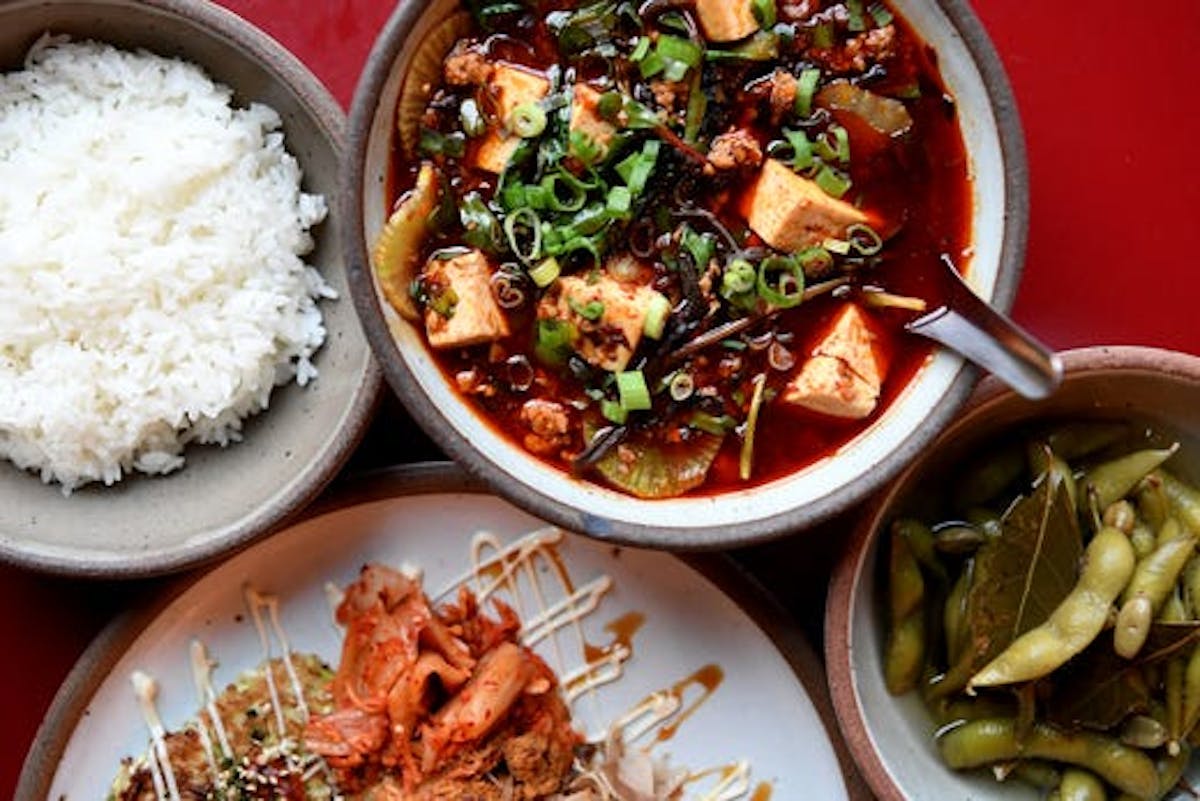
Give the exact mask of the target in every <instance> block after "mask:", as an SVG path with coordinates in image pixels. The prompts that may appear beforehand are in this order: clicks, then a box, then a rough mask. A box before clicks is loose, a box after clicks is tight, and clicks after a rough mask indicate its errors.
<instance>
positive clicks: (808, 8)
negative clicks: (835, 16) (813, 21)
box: [779, 0, 821, 22]
mask: <svg viewBox="0 0 1200 801" xmlns="http://www.w3.org/2000/svg"><path fill="white" fill-rule="evenodd" d="M820 7H821V4H820V3H819V2H817V0H790V2H785V3H781V4H780V5H779V16H780V17H782V18H783V19H785V20H787V21H788V22H805V21H807V20H808V19H809V18H810V17H811V16H812V15H813V14H815V13H817V11H818V10H819V9H820Z"/></svg>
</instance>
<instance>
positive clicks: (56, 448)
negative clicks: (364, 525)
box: [0, 0, 380, 577]
mask: <svg viewBox="0 0 1200 801" xmlns="http://www.w3.org/2000/svg"><path fill="white" fill-rule="evenodd" d="M343 127H344V118H343V115H342V113H341V110H340V109H339V107H338V106H337V104H336V102H335V101H334V100H333V99H332V97H330V95H329V94H328V92H327V91H326V90H325V89H324V88H323V87H322V86H321V85H320V83H319V82H318V81H317V80H316V78H315V77H313V76H312V74H311V73H309V72H308V70H307V69H306V68H305V67H304V66H303V65H302V64H300V62H299V61H298V60H297V59H295V58H294V57H293V56H292V55H291V54H289V53H288V52H287V51H286V50H284V49H283V48H282V46H280V45H279V44H278V43H276V42H275V41H274V40H272V39H271V38H270V37H268V36H267V35H266V34H264V33H262V32H261V31H259V30H258V29H256V28H254V27H253V26H252V25H250V24H249V23H248V22H245V21H244V20H242V19H241V18H239V17H237V16H236V15H234V14H232V13H230V12H227V11H225V10H224V9H222V8H220V7H219V6H217V5H216V4H212V3H207V2H200V1H198V0H152V1H151V2H134V1H133V0H88V1H87V2H81V1H80V0H51V1H50V2H47V0H15V2H7V3H4V4H2V5H0V298H3V301H2V302H0V559H2V560H5V561H9V562H14V563H17V564H21V565H24V566H28V567H32V568H35V569H41V570H47V571H51V572H58V573H69V574H76V575H92V576H122V577H125V576H128V577H132V576H144V575H151V574H158V573H166V572H171V571H176V570H182V569H184V568H188V567H192V566H195V565H197V564H199V563H201V562H204V561H207V560H211V559H214V558H216V557H218V556H219V555H221V554H224V553H226V552H228V551H229V550H231V549H233V548H236V547H238V546H240V545H244V544H246V543H248V542H250V541H251V540H252V539H254V538H256V537H258V536H261V535H263V534H265V533H267V532H268V531H269V530H271V529H272V528H274V527H276V526H277V525H279V524H280V523H282V522H283V521H284V520H285V519H287V518H288V517H289V516H290V515H291V514H292V513H294V512H296V511H298V510H299V509H301V508H303V507H304V506H306V505H307V503H308V502H309V501H310V500H312V499H313V498H314V497H315V496H316V495H317V494H318V493H319V492H320V490H321V489H322V488H323V487H324V486H325V485H326V484H327V483H328V481H329V480H330V479H331V478H332V477H333V476H334V475H335V474H336V473H337V471H338V470H339V469H340V467H341V466H342V465H343V464H344V463H345V461H346V459H347V458H348V456H349V455H350V453H351V452H352V450H353V449H354V447H355V445H357V443H358V442H359V440H360V439H361V436H362V434H363V433H364V431H365V427H366V425H367V423H368V422H369V419H370V417H371V413H372V411H373V409H374V403H375V400H376V398H377V397H378V391H379V387H380V377H379V374H378V370H377V368H376V366H375V364H374V361H373V360H372V358H371V355H370V350H369V348H368V346H367V343H366V341H365V339H364V337H363V334H362V333H361V330H360V328H359V326H358V322H357V318H356V316H355V314H354V310H353V307H352V305H351V303H350V301H349V299H348V294H349V293H348V288H347V285H346V278H345V274H344V270H343V267H342V261H341V258H340V256H339V247H338V242H337V239H338V227H339V224H338V220H337V219H336V215H334V214H331V209H330V205H329V204H328V203H327V201H326V198H331V197H332V195H333V193H334V190H335V189H336V184H337V165H338V160H339V156H340V151H341V149H342V138H343Z"/></svg>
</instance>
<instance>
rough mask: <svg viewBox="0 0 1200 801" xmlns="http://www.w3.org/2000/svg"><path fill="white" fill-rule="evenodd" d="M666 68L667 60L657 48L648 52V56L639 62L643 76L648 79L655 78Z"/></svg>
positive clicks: (639, 68)
mask: <svg viewBox="0 0 1200 801" xmlns="http://www.w3.org/2000/svg"><path fill="white" fill-rule="evenodd" d="M666 68H667V60H666V59H665V58H663V57H662V53H659V52H658V51H657V50H655V51H654V52H653V53H648V54H646V57H645V58H643V59H642V60H641V61H639V62H638V70H639V71H640V72H641V73H642V77H643V78H646V79H649V78H653V77H654V76H655V75H658V74H659V73H660V72H662V71H663V70H665V69H666Z"/></svg>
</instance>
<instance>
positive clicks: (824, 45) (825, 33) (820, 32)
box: [812, 22, 833, 50]
mask: <svg viewBox="0 0 1200 801" xmlns="http://www.w3.org/2000/svg"><path fill="white" fill-rule="evenodd" d="M812 44H813V47H816V48H818V49H820V50H828V49H829V48H831V47H833V23H831V22H822V23H820V24H818V25H814V26H813V28H812Z"/></svg>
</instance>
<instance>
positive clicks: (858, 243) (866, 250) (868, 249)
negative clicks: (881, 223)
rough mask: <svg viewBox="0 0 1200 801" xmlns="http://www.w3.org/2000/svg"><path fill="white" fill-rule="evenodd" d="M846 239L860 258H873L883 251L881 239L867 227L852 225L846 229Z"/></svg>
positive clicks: (873, 230)
mask: <svg viewBox="0 0 1200 801" xmlns="http://www.w3.org/2000/svg"><path fill="white" fill-rule="evenodd" d="M846 239H848V240H849V241H850V246H851V247H852V248H854V250H855V251H857V252H858V254H859V255H861V256H874V255H876V254H877V253H879V251H881V250H883V237H881V236H880V235H879V233H878V232H877V231H876V230H875V229H874V228H872V227H871V226H869V225H864V224H863V223H854V224H853V225H851V226H850V227H848V228H847V229H846Z"/></svg>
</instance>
